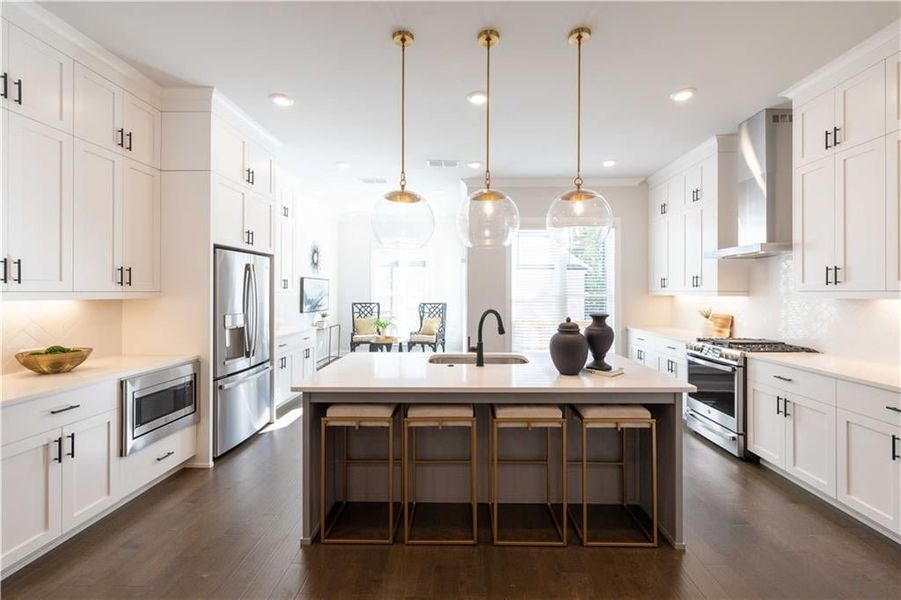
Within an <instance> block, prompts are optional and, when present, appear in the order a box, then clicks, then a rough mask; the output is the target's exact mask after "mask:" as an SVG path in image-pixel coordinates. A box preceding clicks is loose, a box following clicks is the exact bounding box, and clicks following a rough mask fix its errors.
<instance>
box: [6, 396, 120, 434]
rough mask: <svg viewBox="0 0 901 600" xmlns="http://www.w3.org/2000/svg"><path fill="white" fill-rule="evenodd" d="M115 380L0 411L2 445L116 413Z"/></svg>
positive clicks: (117, 400)
mask: <svg viewBox="0 0 901 600" xmlns="http://www.w3.org/2000/svg"><path fill="white" fill-rule="evenodd" d="M118 383H119V382H118V381H103V382H100V383H96V384H94V385H90V386H87V387H84V388H81V389H77V390H72V391H68V392H64V393H60V394H53V395H49V396H45V397H43V398H38V399H36V400H30V401H28V402H22V403H20V404H15V405H13V406H10V407H7V408H3V409H2V410H0V415H2V421H3V425H2V431H3V443H4V444H8V443H10V442H15V441H18V440H21V439H24V438H27V437H29V436H32V435H35V434H38V433H41V432H43V431H49V430H50V429H54V428H57V427H64V426H65V425H69V424H70V423H75V422H76V421H81V420H82V419H86V418H88V417H92V416H94V415H98V414H100V413H103V412H106V411H109V410H116V407H117V406H118V404H119V389H118Z"/></svg>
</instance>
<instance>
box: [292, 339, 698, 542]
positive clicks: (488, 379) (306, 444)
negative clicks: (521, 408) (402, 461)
mask: <svg viewBox="0 0 901 600" xmlns="http://www.w3.org/2000/svg"><path fill="white" fill-rule="evenodd" d="M474 356H475V355H474V354H457V355H450V354H426V353H403V354H401V353H397V354H395V353H369V352H363V353H351V354H348V355H347V356H344V357H342V358H341V359H340V360H338V361H336V362H334V363H332V364H330V365H329V366H327V367H325V368H324V369H322V370H321V371H318V372H316V373H315V374H313V375H311V376H310V377H307V378H305V379H304V380H303V382H302V383H301V385H299V386H296V387H294V388H292V389H293V391H295V392H302V394H303V419H302V421H303V425H302V427H303V457H302V463H303V467H302V468H303V476H302V486H303V493H302V497H303V500H302V502H303V507H302V511H303V514H302V517H303V533H302V536H303V537H302V542H303V543H310V542H311V540H312V539H313V538H315V536H316V534H317V532H318V529H319V480H320V479H319V476H320V467H319V455H320V454H319V453H320V443H322V440H321V439H320V438H321V435H320V425H319V423H320V418H321V417H322V416H323V415H324V414H325V411H326V409H327V407H328V406H329V405H330V404H334V403H386V404H401V405H403V404H407V405H409V404H425V403H428V404H436V403H466V404H472V405H474V406H475V408H476V416H477V427H478V438H479V442H478V457H479V458H478V471H479V485H478V489H479V496H480V501H482V502H484V501H485V500H486V499H487V497H488V486H487V473H488V469H487V465H488V461H487V447H488V444H487V432H488V429H489V428H488V406H489V405H491V404H555V405H572V404H642V405H644V406H645V407H646V408H648V410H650V411H651V414H652V416H653V417H654V418H655V419H656V420H657V448H658V452H657V456H658V473H657V487H658V501H659V528H660V532H661V534H662V535H663V536H664V537H665V538H666V539H667V540H668V541H669V542H670V543H671V544H672V545H673V546H674V547H676V548H683V547H684V541H683V527H682V520H683V519H682V395H683V393H685V392H690V391H694V387H692V386H690V385H688V384H687V383H685V382H682V381H679V380H677V379H675V378H674V377H671V376H669V375H665V374H662V373H658V372H657V371H655V370H653V369H649V368H647V367H645V366H643V365H641V364H639V363H637V362H634V361H631V360H629V359H627V358H624V357H621V356H614V355H611V356H609V357H608V362H609V363H610V364H612V365H613V367H614V368H617V367H622V369H623V370H624V373H623V374H622V375H620V376H617V377H601V376H597V375H590V374H582V375H578V376H562V375H560V374H559V373H557V371H556V369H555V368H554V366H553V364H552V363H551V361H550V357H549V356H547V355H546V354H544V353H541V354H527V355H525V359H527V361H528V362H526V363H524V364H515V361H516V358H515V356H516V355H503V354H486V362H488V363H489V364H486V366H484V367H476V366H475V364H472V363H474ZM492 361H500V362H501V364H496V363H495V364H491V363H492ZM466 363H470V364H466ZM503 363H507V364H503ZM569 426H570V427H574V426H575V422H574V421H571V422H570V425H569ZM367 429H368V430H370V431H364V430H367ZM374 429H377V428H366V427H362V428H359V429H358V430H356V431H355V432H354V433H353V434H352V435H353V438H354V440H353V441H352V442H351V443H350V450H349V451H348V454H352V455H353V456H355V457H359V456H361V455H362V456H366V455H370V456H372V457H376V456H381V457H384V456H385V452H386V443H385V435H384V430H382V432H375V431H371V430H374ZM377 434H380V436H381V437H379V436H378V435H377ZM577 438H578V436H571V438H570V443H569V444H568V454H569V459H570V460H575V459H576V458H577V457H578V456H579V452H580V446H579V440H578V439H577ZM367 439H369V440H371V445H367ZM542 439H543V437H542V438H541V439H535V440H531V441H529V442H527V443H528V444H532V445H534V450H533V448H531V447H529V448H516V447H510V448H504V450H505V451H506V452H510V453H515V454H519V455H520V456H528V455H530V454H531V455H533V456H534V455H535V454H536V453H537V452H542V451H543V449H544V444H543V442H542V441H541V440H542ZM514 441H516V440H514ZM611 441H614V440H611ZM456 442H457V440H454V439H447V440H445V441H443V442H441V443H435V444H433V447H432V448H427V447H424V448H422V450H423V451H424V452H428V453H431V454H432V455H440V454H441V453H442V452H447V453H449V454H451V455H452V454H454V453H457V454H459V451H460V450H459V449H460V447H461V446H460V445H459V444H457V443H456ZM337 446H338V444H337V443H335V442H334V441H332V442H329V449H330V453H331V452H332V450H333V449H335V450H337ZM396 447H397V446H396ZM462 447H463V448H465V445H463V446H462ZM616 447H617V446H616V444H615V443H614V444H613V446H612V448H613V451H614V452H615V448H616ZM368 450H371V452H368ZM645 462H647V461H645ZM629 463H630V468H633V469H634V470H635V472H636V473H637V474H638V475H639V476H641V474H642V473H644V475H645V477H647V474H648V471H647V469H646V465H642V464H639V462H638V461H637V460H630V461H629ZM326 468H327V469H329V477H328V479H329V481H330V482H334V481H336V477H335V475H336V473H334V471H335V470H336V466H335V463H334V462H329V463H327V467H326ZM374 470H375V469H370V470H369V471H367V472H365V473H356V474H351V475H350V484H351V485H350V486H349V488H348V489H351V488H352V489H353V490H354V492H353V493H354V494H355V497H354V498H352V500H368V501H384V500H385V497H386V494H384V490H385V489H386V487H385V483H384V481H385V480H384V479H383V480H382V481H381V482H378V481H377V479H376V476H375V475H374V474H373V472H372V471H374ZM573 471H577V469H573ZM384 475H385V476H387V474H386V473H385V474H384ZM518 477H519V476H518ZM569 477H570V480H574V479H576V478H577V473H575V472H573V473H570V474H569ZM600 477H601V476H599V478H600ZM535 479H536V481H534V482H530V481H529V480H528V476H527V474H526V473H523V474H522V476H521V477H520V478H519V479H517V482H516V484H517V485H514V486H513V487H514V488H515V489H514V490H513V492H512V493H513V494H514V495H516V496H517V498H518V499H519V500H520V501H522V502H529V501H534V500H536V499H537V498H533V497H532V496H536V495H538V494H539V490H540V493H541V494H543V490H544V484H543V478H540V479H539V478H535ZM606 481H609V482H610V484H611V485H610V486H609V487H605V486H603V485H602V486H601V487H600V489H598V490H594V489H592V490H590V493H589V495H590V497H591V500H592V501H593V502H595V501H596V502H603V503H610V504H613V503H615V502H616V501H617V500H616V498H618V497H619V492H618V491H617V492H616V493H611V492H610V489H611V488H612V487H613V486H615V485H616V482H617V481H618V479H617V478H616V477H615V475H614V474H610V475H608V476H606V478H604V479H603V481H602V483H603V482H606ZM395 482H396V483H397V487H398V489H399V477H395ZM539 483H540V484H539ZM532 484H534V485H532ZM327 488H328V489H327V490H326V504H327V506H331V505H332V503H333V502H334V501H335V497H336V496H335V489H334V488H333V487H332V486H327ZM571 489H575V488H572V487H571ZM420 490H421V491H420V495H421V498H422V499H425V500H427V501H428V500H438V499H441V500H444V501H447V497H448V495H449V494H453V493H455V492H457V493H460V492H462V494H463V496H461V497H460V498H459V499H460V500H463V498H464V497H465V494H468V488H467V487H466V485H465V484H462V483H461V484H460V485H454V480H453V475H452V473H451V472H450V471H448V472H447V473H445V474H442V475H441V476H440V477H433V478H431V479H427V478H425V477H423V478H422V479H421V480H420ZM394 497H395V499H398V498H400V496H399V492H398V493H396V494H395V496H394ZM638 500H639V501H641V500H642V498H638ZM464 501H465V500H464ZM569 501H570V502H576V501H577V499H576V498H575V496H572V495H571V496H570V498H569Z"/></svg>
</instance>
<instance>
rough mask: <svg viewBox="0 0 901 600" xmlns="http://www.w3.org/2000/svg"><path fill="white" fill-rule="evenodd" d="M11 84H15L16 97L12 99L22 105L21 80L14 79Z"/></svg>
mask: <svg viewBox="0 0 901 600" xmlns="http://www.w3.org/2000/svg"><path fill="white" fill-rule="evenodd" d="M13 85H14V86H16V99H15V100H13V102H15V103H16V104H18V105H20V106H21V105H22V80H21V79H16V80H15V81H14V82H13Z"/></svg>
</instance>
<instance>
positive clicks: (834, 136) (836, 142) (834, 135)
mask: <svg viewBox="0 0 901 600" xmlns="http://www.w3.org/2000/svg"><path fill="white" fill-rule="evenodd" d="M841 130H842V128H841V127H833V128H832V146H833V147H835V146H838V145H839V144H841V142H840V141H839V139H838V132H839V131H841Z"/></svg>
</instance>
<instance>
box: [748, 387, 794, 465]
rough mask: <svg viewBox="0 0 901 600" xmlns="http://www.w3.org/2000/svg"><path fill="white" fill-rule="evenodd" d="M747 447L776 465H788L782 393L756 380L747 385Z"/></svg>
mask: <svg viewBox="0 0 901 600" xmlns="http://www.w3.org/2000/svg"><path fill="white" fill-rule="evenodd" d="M745 419H746V421H747V442H748V450H750V451H751V452H753V453H754V454H756V455H757V456H759V457H760V458H762V459H764V460H766V461H767V462H770V463H772V464H774V465H776V466H777V467H784V466H785V418H784V417H783V416H782V398H781V397H780V396H779V392H778V391H777V390H774V389H772V388H768V387H766V386H764V385H760V384H757V383H750V384H748V398H747V414H746V415H745Z"/></svg>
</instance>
